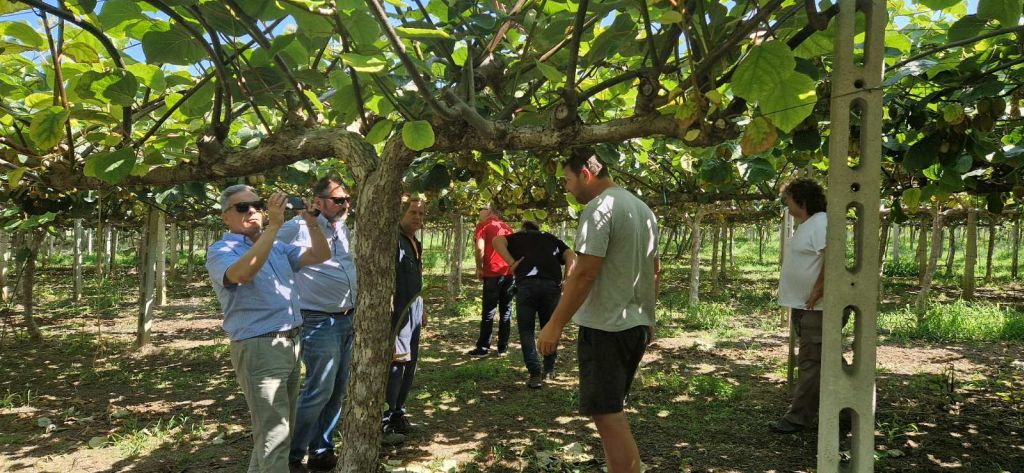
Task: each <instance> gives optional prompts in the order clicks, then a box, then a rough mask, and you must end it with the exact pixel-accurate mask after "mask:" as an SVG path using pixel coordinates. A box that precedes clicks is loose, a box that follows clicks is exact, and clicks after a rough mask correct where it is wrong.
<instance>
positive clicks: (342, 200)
mask: <svg viewBox="0 0 1024 473" xmlns="http://www.w3.org/2000/svg"><path fill="white" fill-rule="evenodd" d="M323 198H324V199H329V200H330V201H331V202H334V205H342V204H346V203H348V202H351V201H352V198H351V197H348V196H345V197H323Z"/></svg>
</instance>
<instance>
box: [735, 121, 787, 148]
mask: <svg viewBox="0 0 1024 473" xmlns="http://www.w3.org/2000/svg"><path fill="white" fill-rule="evenodd" d="M778 139H779V134H778V132H777V131H775V126H774V125H772V124H771V122H769V121H768V120H767V119H765V118H764V117H757V118H754V119H753V120H751V121H750V123H749V124H748V125H747V126H746V129H744V130H743V138H742V139H741V140H740V150H741V151H742V153H743V155H744V156H752V155H755V154H759V153H763V152H765V151H768V150H770V149H772V147H773V146H775V142H776V141H777V140H778Z"/></svg>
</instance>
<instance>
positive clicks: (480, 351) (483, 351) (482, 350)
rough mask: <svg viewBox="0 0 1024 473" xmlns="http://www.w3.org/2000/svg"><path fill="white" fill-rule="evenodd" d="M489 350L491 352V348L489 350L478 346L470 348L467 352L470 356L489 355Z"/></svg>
mask: <svg viewBox="0 0 1024 473" xmlns="http://www.w3.org/2000/svg"><path fill="white" fill-rule="evenodd" d="M489 352H490V350H488V349H486V348H481V347H476V348H474V349H472V350H470V351H469V352H467V353H466V354H467V355H469V356H487V353H489Z"/></svg>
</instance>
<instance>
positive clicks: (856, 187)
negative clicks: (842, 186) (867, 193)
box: [850, 182, 860, 192]
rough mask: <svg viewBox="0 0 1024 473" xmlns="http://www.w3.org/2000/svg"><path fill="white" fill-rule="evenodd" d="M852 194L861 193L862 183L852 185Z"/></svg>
mask: <svg viewBox="0 0 1024 473" xmlns="http://www.w3.org/2000/svg"><path fill="white" fill-rule="evenodd" d="M850 192H860V183H857V182H854V183H853V184H850Z"/></svg>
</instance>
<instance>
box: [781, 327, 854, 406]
mask: <svg viewBox="0 0 1024 473" xmlns="http://www.w3.org/2000/svg"><path fill="white" fill-rule="evenodd" d="M821 314H822V312H821V311H820V310H806V309H791V312H790V317H792V319H793V326H794V327H795V328H796V334H797V336H799V337H800V343H799V345H798V347H799V351H798V352H797V354H796V366H797V368H798V369H799V371H798V374H797V381H796V391H795V392H794V393H793V403H792V404H790V406H789V411H788V412H786V415H785V416H784V417H783V418H784V419H786V420H787V421H789V422H790V423H793V424H797V425H802V426H809V425H811V424H812V423H814V420H815V419H817V418H818V399H819V397H820V394H821ZM848 320H849V315H848V314H843V325H842V326H846V322H847V321H848Z"/></svg>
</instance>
